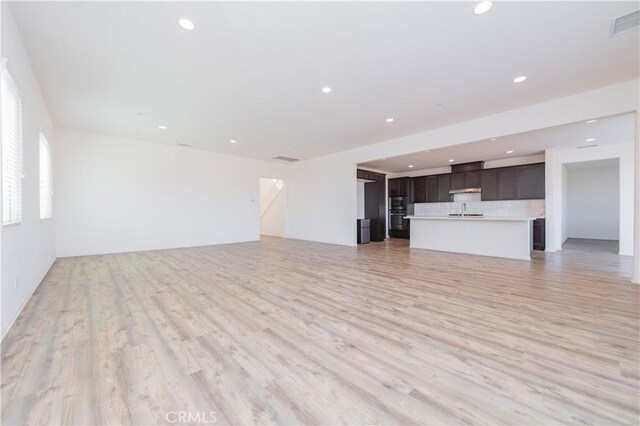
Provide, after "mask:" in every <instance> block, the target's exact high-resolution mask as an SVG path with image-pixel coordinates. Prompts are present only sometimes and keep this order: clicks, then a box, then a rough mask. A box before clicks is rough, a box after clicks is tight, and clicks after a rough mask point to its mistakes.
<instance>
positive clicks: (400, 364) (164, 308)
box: [1, 238, 640, 425]
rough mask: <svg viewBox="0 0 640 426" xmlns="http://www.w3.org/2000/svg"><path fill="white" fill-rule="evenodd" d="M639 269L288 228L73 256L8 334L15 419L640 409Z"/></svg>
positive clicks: (561, 419)
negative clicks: (267, 234)
mask: <svg viewBox="0 0 640 426" xmlns="http://www.w3.org/2000/svg"><path fill="white" fill-rule="evenodd" d="M630 273H631V261H630V259H629V258H627V257H624V256H617V255H616V254H615V248H614V247H613V245H612V244H611V243H609V242H593V241H579V240H577V241H573V240H570V241H569V242H568V243H567V245H566V246H565V250H563V251H562V252H558V253H540V252H536V253H534V256H533V260H532V261H531V262H526V261H518V260H505V259H497V258H489V257H481V256H471V255H457V254H452V253H441V252H433V251H426V250H412V249H409V247H408V245H407V243H406V241H402V240H392V241H387V242H385V243H371V244H368V245H364V246H359V247H357V248H351V247H339V246H331V245H326V244H319V243H311V242H305V241H296V240H281V239H275V238H265V239H263V240H262V241H260V242H250V243H241V244H229V245H222V246H209V247H196V248H185V249H175V250H159V251H148V252H136V253H121V254H112V255H99V256H87V257H75V258H64V259H58V260H57V261H56V262H55V264H54V266H53V267H52V269H51V271H49V273H48V274H47V276H46V277H45V280H44V281H43V282H42V284H41V285H40V287H39V288H38V289H37V290H36V292H35V294H34V295H33V297H32V298H31V300H30V301H29V302H28V303H27V306H26V307H25V309H24V310H23V312H22V313H21V314H20V316H19V318H18V319H17V320H16V323H15V325H14V327H13V328H12V329H11V330H10V332H9V334H8V335H7V337H6V338H5V339H4V341H3V343H2V371H1V372H2V382H1V396H2V405H1V407H2V415H1V419H2V424H77V425H80V424H83V425H102V424H133V425H138V424H167V423H169V420H168V417H167V415H168V414H169V413H171V412H179V411H184V412H188V413H191V415H200V416H202V415H206V414H208V413H210V412H211V411H214V412H215V415H216V423H217V424H463V423H464V424H518V425H520V424H560V423H563V424H638V423H639V422H640V417H639V416H640V413H639V412H640V408H639V400H640V389H639V387H640V381H639V378H640V367H639V365H640V313H639V302H640V300H639V294H640V293H639V286H636V285H633V284H631V283H630V280H629V278H630ZM191 423H198V421H195V420H193V419H192V421H191ZM200 423H202V422H200Z"/></svg>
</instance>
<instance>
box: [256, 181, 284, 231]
mask: <svg viewBox="0 0 640 426" xmlns="http://www.w3.org/2000/svg"><path fill="white" fill-rule="evenodd" d="M285 191H286V188H285V183H284V180H282V179H278V178H260V236H269V237H279V238H283V237H284V236H285V225H286V207H287V206H286V195H285Z"/></svg>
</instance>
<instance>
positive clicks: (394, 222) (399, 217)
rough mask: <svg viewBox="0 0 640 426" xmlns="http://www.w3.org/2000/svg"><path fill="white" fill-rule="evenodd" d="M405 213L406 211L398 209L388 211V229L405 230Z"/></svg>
mask: <svg viewBox="0 0 640 426" xmlns="http://www.w3.org/2000/svg"><path fill="white" fill-rule="evenodd" d="M406 215H407V212H406V211H405V212H399V211H395V212H394V211H390V212H389V229H395V230H399V231H402V230H405V229H407V225H408V220H407V219H405V218H404V217H405V216H406Z"/></svg>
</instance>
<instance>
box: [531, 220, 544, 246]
mask: <svg viewBox="0 0 640 426" xmlns="http://www.w3.org/2000/svg"><path fill="white" fill-rule="evenodd" d="M545 233H546V226H545V220H544V219H536V220H534V221H533V249H534V250H544V249H545V248H546V235H545Z"/></svg>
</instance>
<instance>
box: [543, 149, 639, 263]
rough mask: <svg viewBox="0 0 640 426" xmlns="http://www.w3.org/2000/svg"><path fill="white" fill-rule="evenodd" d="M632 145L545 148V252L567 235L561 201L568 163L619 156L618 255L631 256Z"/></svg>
mask: <svg viewBox="0 0 640 426" xmlns="http://www.w3.org/2000/svg"><path fill="white" fill-rule="evenodd" d="M633 150H634V145H633V143H632V142H627V143H621V144H616V145H605V146H597V147H593V148H585V149H577V148H576V149H553V150H547V162H546V179H551V181H547V192H546V200H545V202H546V206H547V224H546V225H547V226H546V232H547V251H556V250H561V249H562V243H563V242H564V241H563V238H564V237H565V236H568V234H567V233H566V232H565V231H564V230H563V228H564V229H567V227H568V221H567V219H566V217H567V214H566V212H567V209H568V206H565V208H563V200H564V199H566V198H565V197H566V194H567V193H568V186H567V184H566V182H567V181H568V179H567V175H568V172H563V170H565V169H566V166H567V165H570V164H574V163H583V162H587V161H598V160H609V159H618V160H619V164H620V177H619V188H620V212H619V213H620V214H619V217H620V219H619V221H620V222H619V229H620V232H619V235H620V251H619V253H620V254H621V255H627V256H632V255H633V239H634V223H633V222H634V214H638V212H635V213H634V173H635V172H634V158H633V154H634V151H633Z"/></svg>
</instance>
